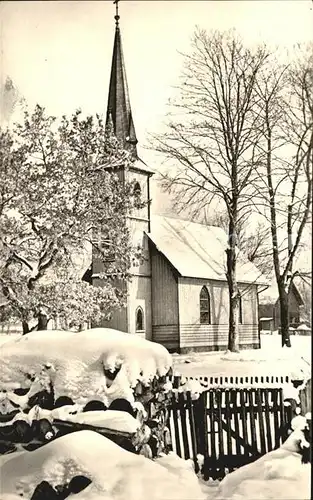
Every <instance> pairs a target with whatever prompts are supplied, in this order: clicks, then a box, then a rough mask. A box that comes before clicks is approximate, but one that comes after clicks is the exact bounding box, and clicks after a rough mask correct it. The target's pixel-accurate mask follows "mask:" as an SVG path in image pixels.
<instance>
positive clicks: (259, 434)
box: [169, 388, 291, 479]
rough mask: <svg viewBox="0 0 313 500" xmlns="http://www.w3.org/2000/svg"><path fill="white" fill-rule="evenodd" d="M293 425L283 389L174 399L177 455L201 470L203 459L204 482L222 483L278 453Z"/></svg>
mask: <svg viewBox="0 0 313 500" xmlns="http://www.w3.org/2000/svg"><path fill="white" fill-rule="evenodd" d="M290 420H291V414H290V411H289V408H288V407H285V406H284V404H283V394H282V389H281V388H266V389H265V388H264V389H261V388H243V389H238V388H236V389H229V388H214V389H209V390H207V391H205V392H203V393H202V394H201V395H200V397H199V399H198V400H195V401H192V399H191V394H190V393H188V392H187V393H179V394H177V393H176V394H173V404H172V411H171V416H170V421H169V425H170V429H171V435H172V444H173V450H174V451H175V452H176V453H177V454H178V455H179V456H180V457H182V458H185V459H188V458H193V459H194V461H195V465H196V469H197V465H198V464H197V454H201V455H203V456H204V466H203V471H202V472H203V475H204V478H205V479H208V478H209V477H212V478H213V479H216V478H222V477H224V475H225V473H226V472H227V471H229V472H231V471H233V470H234V469H236V468H238V467H241V466H242V465H245V464H248V463H250V462H253V461H254V460H256V459H257V458H259V457H260V456H262V455H264V454H265V453H267V452H269V451H271V450H273V449H276V448H278V447H279V446H280V445H281V443H282V442H283V441H284V440H285V439H286V438H287V430H288V428H289V424H290Z"/></svg>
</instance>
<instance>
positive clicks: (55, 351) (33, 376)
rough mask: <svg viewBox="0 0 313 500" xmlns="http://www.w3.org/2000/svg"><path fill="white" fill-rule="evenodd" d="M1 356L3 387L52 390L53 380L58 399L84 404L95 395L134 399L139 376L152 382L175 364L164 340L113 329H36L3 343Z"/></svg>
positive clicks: (102, 398) (0, 386) (109, 400)
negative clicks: (38, 330) (35, 387)
mask: <svg viewBox="0 0 313 500" xmlns="http://www.w3.org/2000/svg"><path fill="white" fill-rule="evenodd" d="M1 358H2V366H1V372H0V388H1V389H2V390H4V389H5V390H13V389H15V388H18V387H22V388H25V387H30V385H32V384H34V383H36V384H37V385H38V384H39V386H41V387H42V388H43V389H46V388H48V387H49V384H50V382H52V385H53V388H54V395H55V398H58V397H59V396H69V397H71V398H72V400H73V401H74V402H76V403H81V404H84V403H85V402H87V401H90V400H92V399H101V400H102V401H104V403H105V404H109V403H110V402H111V401H113V400H115V399H117V398H124V399H128V400H129V401H131V402H132V401H133V394H132V390H131V388H132V387H134V386H135V385H136V384H137V382H138V380H139V381H141V382H142V383H144V384H146V383H149V382H150V381H151V380H152V378H153V377H154V376H156V375H157V376H158V375H160V376H162V375H165V374H166V373H167V372H168V370H169V368H170V367H171V364H172V359H171V356H170V354H169V353H168V351H167V350H166V349H165V348H164V347H163V346H161V345H160V344H156V343H153V342H149V341H147V340H144V339H141V338H139V337H136V336H135V335H130V334H127V333H123V332H119V331H117V330H111V329H108V328H95V329H91V330H86V331H83V332H78V333H76V332H65V331H54V330H52V331H44V332H32V333H30V334H28V335H25V336H22V337H20V338H18V339H15V340H12V341H9V342H6V343H5V344H4V345H2V346H1ZM116 373H117V374H116ZM110 374H112V376H110ZM115 374H116V376H115ZM114 376H115V378H114ZM112 378H114V380H113V381H112Z"/></svg>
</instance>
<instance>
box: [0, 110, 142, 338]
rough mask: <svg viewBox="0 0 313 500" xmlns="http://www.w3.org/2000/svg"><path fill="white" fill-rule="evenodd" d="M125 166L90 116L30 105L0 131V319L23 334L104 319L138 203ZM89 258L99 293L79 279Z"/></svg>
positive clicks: (123, 156) (116, 303) (113, 302)
mask: <svg viewBox="0 0 313 500" xmlns="http://www.w3.org/2000/svg"><path fill="white" fill-rule="evenodd" d="M131 161H132V158H131V156H130V154H129V153H128V152H126V151H124V150H123V148H122V147H121V146H120V144H119V142H118V141H117V139H116V138H115V137H114V135H113V133H112V129H111V128H110V127H107V128H106V127H105V126H104V124H103V122H102V120H101V119H100V117H99V116H97V117H96V118H93V117H87V118H83V117H82V114H81V112H80V111H77V112H76V113H75V114H74V115H73V116H71V117H70V118H67V117H65V116H63V117H62V119H61V120H59V121H58V120H56V118H55V117H52V116H47V115H46V114H45V111H44V109H43V108H42V107H40V106H39V105H37V106H36V108H35V110H34V112H32V113H29V112H26V113H25V119H24V122H23V123H20V124H16V126H15V128H14V129H13V130H12V131H11V132H10V131H8V130H1V131H0V294H1V295H2V300H1V301H0V304H1V315H2V317H9V316H10V317H14V318H16V319H17V320H20V321H21V322H22V324H23V331H24V332H25V333H26V332H28V331H29V329H30V322H31V321H32V320H36V321H37V328H39V329H42V328H45V327H46V323H47V320H49V319H50V318H53V317H59V318H61V319H63V320H64V321H65V322H66V326H67V327H70V326H77V327H79V325H80V324H81V323H82V322H85V321H90V320H94V321H97V320H99V319H100V318H103V317H106V316H107V315H108V314H109V313H110V311H112V309H114V308H115V307H121V306H122V305H123V304H124V301H125V296H124V292H123V291H122V290H123V287H120V286H116V283H117V281H118V282H119V283H121V282H123V281H125V280H127V279H128V278H129V268H130V265H131V263H132V261H133V260H134V259H136V258H137V257H138V256H139V255H138V252H137V253H136V254H135V253H134V251H133V248H132V246H131V242H130V236H129V231H128V229H127V224H126V219H127V214H128V213H130V212H131V210H132V209H133V208H134V206H137V205H138V203H139V200H138V199H137V197H136V196H134V194H133V193H134V190H133V186H132V184H131V183H127V182H124V183H122V182H121V181H120V176H119V169H120V168H121V167H123V168H126V169H127V168H128V166H129V165H130V163H131ZM91 252H96V253H97V257H98V258H100V259H102V260H103V261H104V262H105V270H106V271H105V274H104V275H103V278H104V286H103V287H101V288H96V287H93V286H90V285H89V284H88V283H86V282H84V281H82V279H81V278H82V275H83V274H84V271H86V270H87V268H88V267H89V265H90V264H91Z"/></svg>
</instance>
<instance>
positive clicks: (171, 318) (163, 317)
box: [150, 244, 179, 351]
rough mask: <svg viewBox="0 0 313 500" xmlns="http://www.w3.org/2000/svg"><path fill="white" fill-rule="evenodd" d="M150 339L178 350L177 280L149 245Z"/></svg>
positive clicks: (170, 348)
mask: <svg viewBox="0 0 313 500" xmlns="http://www.w3.org/2000/svg"><path fill="white" fill-rule="evenodd" d="M150 258H151V274H152V285H151V299H152V338H153V340H154V341H155V342H159V343H160V344H163V345H164V346H165V347H166V348H167V349H169V350H171V351H173V350H177V349H178V348H179V334H178V288H177V279H176V278H175V275H174V273H173V270H172V268H171V266H170V265H169V263H168V262H167V261H166V259H165V258H164V257H163V256H162V255H161V254H160V253H159V252H158V251H157V250H156V249H155V247H154V245H152V244H150Z"/></svg>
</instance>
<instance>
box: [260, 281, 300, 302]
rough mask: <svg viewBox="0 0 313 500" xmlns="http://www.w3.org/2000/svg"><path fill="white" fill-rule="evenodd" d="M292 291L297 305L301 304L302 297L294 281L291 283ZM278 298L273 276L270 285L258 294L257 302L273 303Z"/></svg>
mask: <svg viewBox="0 0 313 500" xmlns="http://www.w3.org/2000/svg"><path fill="white" fill-rule="evenodd" d="M292 289H293V293H294V294H295V295H296V297H297V300H298V303H299V305H300V306H301V305H303V299H302V296H301V294H300V292H299V289H298V287H297V286H296V284H295V283H292ZM277 300H278V288H277V283H276V281H275V278H274V279H273V281H272V283H271V285H270V286H269V287H268V288H267V289H266V290H265V291H264V292H262V293H260V295H259V304H261V305H265V304H275V303H276V302H277Z"/></svg>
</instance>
